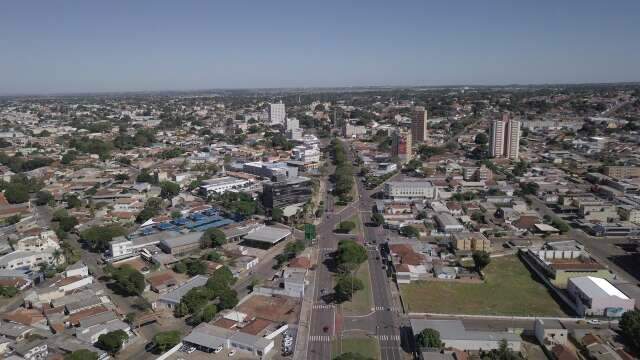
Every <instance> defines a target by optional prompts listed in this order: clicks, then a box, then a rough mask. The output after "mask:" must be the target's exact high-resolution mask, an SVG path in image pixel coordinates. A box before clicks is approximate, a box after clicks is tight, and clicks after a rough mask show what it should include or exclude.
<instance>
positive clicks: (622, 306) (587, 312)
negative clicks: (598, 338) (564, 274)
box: [567, 276, 635, 317]
mask: <svg viewBox="0 0 640 360" xmlns="http://www.w3.org/2000/svg"><path fill="white" fill-rule="evenodd" d="M567 291H568V292H569V295H570V296H571V298H572V299H573V300H574V304H573V306H574V309H575V310H576V312H577V313H578V314H579V315H581V316H607V317H620V316H622V314H623V313H624V312H626V311H629V310H633V308H634V306H635V300H634V299H630V298H629V297H628V296H627V295H625V294H624V293H623V292H622V291H620V290H618V288H616V287H615V286H613V285H612V284H611V283H610V282H609V281H607V280H606V279H601V278H597V277H593V276H583V277H575V278H572V279H569V283H568V286H567Z"/></svg>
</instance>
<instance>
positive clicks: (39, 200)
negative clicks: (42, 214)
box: [36, 190, 53, 206]
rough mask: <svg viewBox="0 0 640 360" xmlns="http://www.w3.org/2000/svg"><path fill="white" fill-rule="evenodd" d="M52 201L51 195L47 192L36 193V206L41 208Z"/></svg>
mask: <svg viewBox="0 0 640 360" xmlns="http://www.w3.org/2000/svg"><path fill="white" fill-rule="evenodd" d="M52 201H53V195H51V193H50V192H48V191H44V190H41V191H38V192H37V193H36V205H38V206H42V205H47V204H49V203H51V202H52Z"/></svg>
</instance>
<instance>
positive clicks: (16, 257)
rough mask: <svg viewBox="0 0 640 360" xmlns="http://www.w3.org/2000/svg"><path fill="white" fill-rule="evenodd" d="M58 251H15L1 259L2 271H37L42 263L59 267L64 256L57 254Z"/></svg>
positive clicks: (49, 249)
mask: <svg viewBox="0 0 640 360" xmlns="http://www.w3.org/2000/svg"><path fill="white" fill-rule="evenodd" d="M56 251H57V250H56V249H53V248H46V249H44V250H41V251H23V250H19V251H14V252H12V253H9V254H7V255H4V256H2V257H0V269H28V270H36V269H39V268H40V264H42V263H46V264H50V265H58V264H60V263H62V262H63V261H64V256H62V255H60V254H56Z"/></svg>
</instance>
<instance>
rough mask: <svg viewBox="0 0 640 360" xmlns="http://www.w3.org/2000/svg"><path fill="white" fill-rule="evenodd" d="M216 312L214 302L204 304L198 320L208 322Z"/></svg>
mask: <svg viewBox="0 0 640 360" xmlns="http://www.w3.org/2000/svg"><path fill="white" fill-rule="evenodd" d="M217 313H218V308H217V307H216V305H215V304H208V305H206V306H205V307H204V308H203V309H202V311H201V312H200V321H201V322H209V321H211V320H213V318H214V317H215V316H216V314H217Z"/></svg>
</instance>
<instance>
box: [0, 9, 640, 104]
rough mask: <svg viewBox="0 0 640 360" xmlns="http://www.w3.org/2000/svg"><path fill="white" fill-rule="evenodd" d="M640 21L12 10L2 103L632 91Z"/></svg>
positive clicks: (362, 12) (0, 29)
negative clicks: (263, 91)
mask: <svg viewBox="0 0 640 360" xmlns="http://www.w3.org/2000/svg"><path fill="white" fill-rule="evenodd" d="M576 5H579V6H576ZM639 11H640V5H639V4H638V3H637V2H633V1H617V2H616V3H615V4H613V5H612V4H606V5H605V4H601V3H598V2H595V1H586V2H585V1H583V2H577V1H568V2H563V3H562V4H555V3H552V2H542V3H536V4H518V6H517V7H516V6H513V4H511V3H509V2H504V1H493V2H490V3H483V4H477V3H473V2H463V3H461V4H458V5H456V6H452V5H444V4H440V3H423V2H409V3H408V4H407V5H405V6H404V7H397V6H396V7H391V6H389V4H388V3H384V2H367V3H366V4H364V3H351V4H346V5H345V4H340V3H331V2H329V3H326V4H324V6H323V7H317V6H311V5H305V4H298V3H293V2H287V3H284V2H283V3H278V5H277V6H274V5H273V4H262V3H241V4H237V3H223V4H210V3H206V2H199V1H191V2H186V3H180V4H175V3H169V2H155V3H154V6H153V7H150V6H148V4H142V3H139V4H130V3H118V2H110V3H99V4H89V3H76V4H74V5H70V4H69V3H62V2H41V3H38V11H33V4H24V3H14V4H8V5H7V6H6V11H3V14H4V15H0V33H2V34H4V35H5V36H4V37H2V38H0V44H1V45H2V46H3V49H5V51H4V54H3V55H4V56H2V57H0V78H2V79H3V81H2V83H1V84H0V95H11V94H58V93H86V92H127V91H180V90H198V89H222V88H291V87H351V86H354V87H358V86H447V85H508V84H565V83H566V84H574V83H610V82H634V81H639V80H640V70H639V69H638V68H637V66H635V64H637V63H638V61H639V60H640V48H639V46H638V45H637V42H636V41H634V39H637V37H638V35H639V30H638V29H637V27H636V26H634V21H635V14H638V12H639ZM97 14H99V16H98V15H97ZM24 19H29V21H24Z"/></svg>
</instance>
